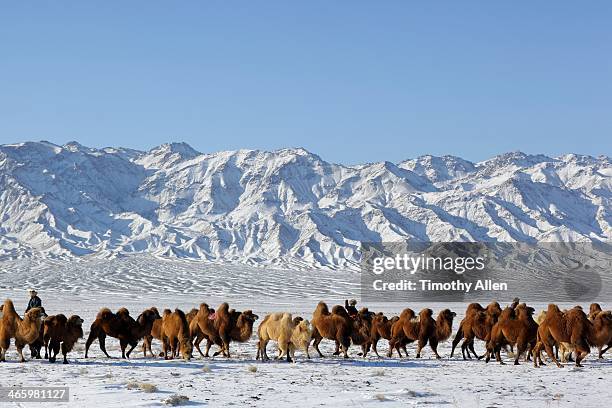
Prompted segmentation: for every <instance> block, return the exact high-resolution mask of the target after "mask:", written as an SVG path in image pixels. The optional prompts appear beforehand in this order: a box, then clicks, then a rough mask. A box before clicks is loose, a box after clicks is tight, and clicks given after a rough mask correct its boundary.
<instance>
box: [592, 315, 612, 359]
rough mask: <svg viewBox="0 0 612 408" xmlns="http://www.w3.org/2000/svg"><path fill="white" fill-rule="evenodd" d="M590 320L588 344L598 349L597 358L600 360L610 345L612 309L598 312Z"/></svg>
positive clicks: (611, 344) (611, 343)
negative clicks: (591, 322)
mask: <svg viewBox="0 0 612 408" xmlns="http://www.w3.org/2000/svg"><path fill="white" fill-rule="evenodd" d="M592 321H593V324H592V327H591V330H590V333H589V344H590V345H592V346H594V347H597V348H598V349H599V355H598V358H599V359H600V360H601V359H603V355H604V353H605V352H606V351H608V349H609V348H610V347H611V346H612V311H610V310H607V311H605V312H598V313H597V314H595V316H594V317H593V319H592Z"/></svg>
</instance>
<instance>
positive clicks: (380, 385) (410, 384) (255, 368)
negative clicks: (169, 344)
mask: <svg viewBox="0 0 612 408" xmlns="http://www.w3.org/2000/svg"><path fill="white" fill-rule="evenodd" d="M0 273H1V274H2V275H1V276H2V277H3V278H2V282H1V283H0V296H2V297H4V298H6V297H9V298H12V299H13V300H14V301H15V303H16V306H17V307H18V308H19V307H20V303H23V307H25V304H26V303H27V298H26V294H25V289H26V288H27V287H30V286H33V287H36V288H37V289H39V291H40V295H41V297H42V298H43V302H44V306H45V307H46V310H47V312H48V313H49V314H56V313H64V314H72V313H77V314H79V315H81V317H83V318H84V319H85V326H86V333H85V335H86V336H87V332H88V328H89V325H90V324H91V321H92V320H93V317H94V316H95V314H96V313H97V311H98V309H99V308H100V307H102V306H110V307H111V308H112V309H117V308H118V307H119V306H127V307H128V308H129V310H130V311H132V313H133V314H138V313H139V312H140V311H142V309H144V308H146V307H150V306H153V305H155V306H157V307H158V308H160V309H161V308H165V307H170V308H175V307H180V308H182V309H184V310H189V309H190V308H191V307H195V306H196V305H198V304H199V303H200V302H203V301H206V302H208V303H209V304H211V305H217V304H218V303H220V302H221V301H224V300H226V301H229V302H230V306H232V307H235V308H236V309H239V310H240V309H247V308H251V309H253V310H254V312H255V313H256V314H258V315H259V316H260V319H261V318H263V316H265V314H267V313H269V312H271V311H281V310H289V311H291V312H293V313H295V314H300V315H302V316H304V317H307V318H310V315H311V313H312V311H313V309H314V307H315V305H316V303H317V302H318V301H319V300H325V301H327V302H328V303H329V304H334V303H339V302H341V301H342V300H343V299H344V298H346V297H357V293H358V289H359V286H358V283H359V277H358V275H357V274H355V273H344V272H338V271H334V272H328V271H316V272H314V271H313V272H308V271H299V272H295V271H279V270H269V269H260V268H252V267H238V266H214V265H209V264H203V263H199V262H184V261H181V262H178V261H159V260H151V259H150V258H144V257H131V258H127V259H123V260H103V261H102V260H89V261H81V262H72V263H65V262H48V261H46V262H44V263H37V262H36V261H26V260H21V261H13V262H3V263H0ZM509 300H510V299H500V301H501V302H502V303H507V302H508V301H509ZM367 306H369V307H370V309H371V310H375V311H384V312H386V313H387V314H389V315H393V314H397V313H398V312H399V311H400V310H401V309H402V308H404V307H406V306H408V307H411V308H413V309H415V310H418V309H420V308H421V307H423V306H425V305H422V304H406V305H404V304H401V305H400V304H368V305H367ZM427 306H428V307H432V308H433V309H434V311H435V312H436V313H437V311H438V310H440V309H442V308H445V307H449V308H451V309H452V310H454V311H456V312H457V313H458V316H457V320H455V324H454V327H455V329H456V327H457V326H458V324H459V321H460V319H461V317H462V314H463V311H464V309H465V304H428V305H427ZM535 306H536V308H538V309H541V308H542V307H544V305H542V304H536V305H535ZM603 306H605V307H606V308H610V306H611V305H603ZM323 345H324V346H323V347H322V349H323V350H324V351H323V352H324V353H325V354H327V355H328V356H329V355H330V354H331V350H332V344H331V342H328V341H324V343H323ZM107 347H108V348H109V353H110V354H111V355H113V356H119V355H120V351H119V347H118V343H116V342H115V341H114V340H112V339H111V340H109V342H108V346H107ZM477 347H479V350H482V344H478V345H477ZM155 349H158V350H159V343H155V345H154V351H155ZM272 349H273V346H272V345H270V346H269V351H272ZM137 350H138V351H137V352H136V351H135V352H134V358H132V359H130V360H129V361H124V360H121V359H117V358H114V359H107V358H105V357H103V354H102V352H101V351H100V350H99V347H98V344H97V343H94V345H93V346H92V349H91V355H92V358H89V359H87V360H85V359H84V358H83V354H84V340H82V341H80V342H79V344H78V345H77V347H76V350H75V351H74V352H73V353H72V354H71V355H70V361H71V364H69V365H62V364H57V363H56V364H54V365H52V364H49V363H48V362H46V361H41V360H38V361H28V362H27V363H25V364H21V363H18V362H17V361H16V359H17V355H16V352H15V350H14V348H13V347H11V350H10V352H9V353H8V360H9V362H7V363H2V364H0V370H1V372H2V374H3V375H2V376H0V378H1V379H0V385H2V386H8V385H11V386H13V385H23V386H43V385H46V386H69V387H70V402H69V403H68V404H65V406H73V407H83V406H122V407H132V406H159V405H163V401H164V400H165V399H167V398H169V397H171V396H173V395H182V396H186V397H188V398H189V400H188V401H187V402H186V403H185V404H186V405H187V406H190V405H191V406H196V405H206V406H217V407H220V406H229V405H234V406H267V407H283V406H305V407H315V406H364V407H368V406H380V407H392V406H433V407H435V406H451V407H454V406H457V407H465V406H468V407H506V406H508V407H530V406H533V407H574V406H581V407H597V406H601V407H603V406H606V407H607V406H609V400H610V398H612V390H611V389H610V387H609V385H610V378H612V377H611V374H612V359H611V358H610V353H608V359H607V360H605V361H601V362H600V361H596V360H594V358H593V355H591V356H589V358H587V361H586V362H585V367H584V368H581V369H576V368H574V367H570V366H568V367H565V368H563V369H557V368H556V367H553V366H552V365H550V364H549V365H548V366H546V367H543V368H540V369H534V368H533V366H532V365H531V364H523V365H521V366H518V367H515V366H513V365H506V366H500V365H498V364H496V363H489V364H485V363H484V361H463V360H460V357H459V358H457V357H455V358H453V359H452V360H451V359H448V356H449V354H450V342H447V343H445V344H443V345H441V347H440V354H441V355H442V356H443V357H444V358H443V359H442V360H435V359H432V358H431V357H432V356H431V354H430V352H429V350H428V349H427V350H426V352H425V355H424V358H423V359H420V360H416V359H414V349H413V348H409V351H410V352H411V356H410V358H409V359H403V360H399V359H397V358H392V359H388V358H382V359H378V358H376V357H368V358H367V359H363V358H361V357H358V356H357V355H356V352H357V349H356V348H352V355H353V358H352V359H350V360H344V359H342V358H335V357H326V358H324V359H320V358H318V357H314V354H316V353H314V352H312V355H313V359H312V360H310V361H307V360H305V359H304V358H303V356H302V355H301V354H299V355H298V356H297V357H298V361H297V363H294V364H287V363H285V362H266V363H262V362H259V361H255V360H254V357H255V352H256V349H255V340H254V339H251V341H249V342H248V343H245V344H237V343H233V344H232V350H233V356H232V359H230V360H227V359H224V358H221V357H217V358H214V359H206V360H204V359H200V358H199V357H198V358H195V359H193V360H192V361H190V362H183V361H164V360H161V359H159V358H143V357H142V353H141V352H140V349H137ZM379 350H383V351H386V350H387V343H386V341H381V343H380V344H379ZM27 354H28V353H26V355H27ZM270 354H271V353H270ZM150 385H154V386H155V388H156V390H153V392H146V390H147V389H148V388H150ZM139 387H142V388H143V389H144V390H142V389H140V388H139ZM0 405H1V406H3V407H4V406H18V405H11V404H5V403H0ZM44 405H48V406H60V405H56V404H53V405H52V404H51V403H48V404H43V406H44ZM24 406H27V404H24Z"/></svg>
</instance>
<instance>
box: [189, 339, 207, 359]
mask: <svg viewBox="0 0 612 408" xmlns="http://www.w3.org/2000/svg"><path fill="white" fill-rule="evenodd" d="M203 339H204V337H203V336H200V334H198V335H197V336H196V338H195V340H194V341H193V345H194V347H195V348H196V350H198V353H200V356H201V357H202V358H203V357H205V356H204V353H202V350H201V349H200V343H201V342H202V340H203ZM206 357H208V356H206Z"/></svg>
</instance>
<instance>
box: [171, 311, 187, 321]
mask: <svg viewBox="0 0 612 408" xmlns="http://www.w3.org/2000/svg"><path fill="white" fill-rule="evenodd" d="M174 313H176V314H177V315H178V317H180V319H181V320H187V318H186V317H185V312H183V311H182V310H181V309H179V308H176V309H174Z"/></svg>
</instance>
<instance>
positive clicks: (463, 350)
mask: <svg viewBox="0 0 612 408" xmlns="http://www.w3.org/2000/svg"><path fill="white" fill-rule="evenodd" d="M466 352H467V356H468V357H469V359H470V360H471V359H472V356H471V355H470V350H469V349H468V343H467V342H466V341H465V340H464V341H463V343H461V356H462V357H463V359H464V360H467V358H465V353H466Z"/></svg>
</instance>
